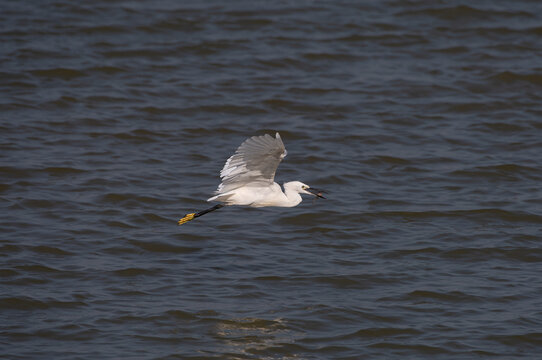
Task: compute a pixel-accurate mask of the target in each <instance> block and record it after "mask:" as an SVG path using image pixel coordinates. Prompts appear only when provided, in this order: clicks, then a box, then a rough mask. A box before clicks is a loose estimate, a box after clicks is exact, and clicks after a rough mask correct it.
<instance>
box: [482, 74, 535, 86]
mask: <svg viewBox="0 0 542 360" xmlns="http://www.w3.org/2000/svg"><path fill="white" fill-rule="evenodd" d="M488 80H490V81H494V82H497V83H504V84H510V83H515V82H520V83H530V84H533V85H538V86H540V85H542V74H541V73H531V74H519V73H515V72H512V71H503V72H500V73H498V74H496V75H493V76H490V77H489V78H488Z"/></svg>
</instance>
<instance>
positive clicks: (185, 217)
mask: <svg viewBox="0 0 542 360" xmlns="http://www.w3.org/2000/svg"><path fill="white" fill-rule="evenodd" d="M194 215H196V214H186V215H185V216H184V217H183V218H182V219H180V220H179V222H178V223H177V224H179V225H182V224H184V223H185V222H187V221H190V220H192V219H193V218H194Z"/></svg>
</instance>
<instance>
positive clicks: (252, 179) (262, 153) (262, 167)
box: [215, 133, 287, 194]
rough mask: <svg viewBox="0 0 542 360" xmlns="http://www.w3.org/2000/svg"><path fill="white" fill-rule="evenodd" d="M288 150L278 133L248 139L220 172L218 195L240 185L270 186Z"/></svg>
mask: <svg viewBox="0 0 542 360" xmlns="http://www.w3.org/2000/svg"><path fill="white" fill-rule="evenodd" d="M286 154H287V152H286V149H285V148H284V143H283V142H282V139H281V138H280V135H279V133H276V135H275V137H274V138H273V137H272V136H270V135H268V134H265V135H263V136H253V137H251V138H248V139H247V140H245V141H244V142H243V143H242V144H241V145H240V146H239V147H238V148H237V150H236V151H235V154H233V155H232V156H231V157H230V158H229V159H228V160H227V161H226V164H224V167H223V168H222V170H221V171H220V177H221V178H222V183H221V184H220V185H219V186H218V189H217V191H216V192H215V193H216V194H223V193H226V192H228V191H231V190H234V189H237V188H239V187H241V186H265V185H271V184H272V183H273V181H274V179H275V172H276V171H277V167H278V166H279V163H280V162H281V160H282V159H283V158H284V157H285V156H286Z"/></svg>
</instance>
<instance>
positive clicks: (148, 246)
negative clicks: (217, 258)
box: [130, 240, 201, 254]
mask: <svg viewBox="0 0 542 360" xmlns="http://www.w3.org/2000/svg"><path fill="white" fill-rule="evenodd" d="M130 243H131V244H132V245H134V246H137V247H138V248H140V249H143V250H145V251H149V252H157V253H172V254H190V253H193V252H197V251H200V250H201V248H199V247H192V246H179V245H172V244H167V243H163V242H158V241H139V240H131V241H130Z"/></svg>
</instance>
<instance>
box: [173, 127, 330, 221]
mask: <svg viewBox="0 0 542 360" xmlns="http://www.w3.org/2000/svg"><path fill="white" fill-rule="evenodd" d="M286 154H287V152H286V149H285V148H284V144H283V143H282V139H281V138H280V135H279V133H276V135H275V138H273V137H272V136H270V135H267V134H266V135H263V136H253V137H251V138H249V139H247V140H245V141H244V142H243V143H242V144H241V145H240V146H239V147H238V148H237V150H236V151H235V154H233V155H232V156H231V157H230V158H229V159H228V160H227V161H226V164H225V165H224V167H223V168H222V171H221V172H220V177H221V178H222V183H221V184H220V185H218V189H217V190H216V192H215V196H213V197H211V198H209V199H207V201H217V202H219V203H220V204H218V205H215V206H213V207H212V208H210V209H207V210H203V211H200V212H199V213H191V214H187V215H186V216H185V217H183V218H182V219H180V220H179V225H181V224H184V223H185V222H187V221H190V220H192V219H194V218H195V217H198V216H201V215H204V214H207V213H208V212H211V211H214V210H217V209H219V208H221V207H223V206H226V205H245V206H252V207H264V206H280V207H293V206H296V205H298V204H299V203H300V202H301V200H302V198H301V195H300V194H311V195H315V196H317V197H320V198H324V197H323V196H322V191H321V190H316V189H314V188H311V187H310V186H308V185H305V184H303V183H302V182H300V181H290V182H287V183H285V184H284V191H283V190H282V188H281V187H280V185H279V184H277V183H276V182H274V178H275V172H276V170H277V167H278V166H279V163H280V162H281V160H282V159H283V158H284V157H285V156H286Z"/></svg>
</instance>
